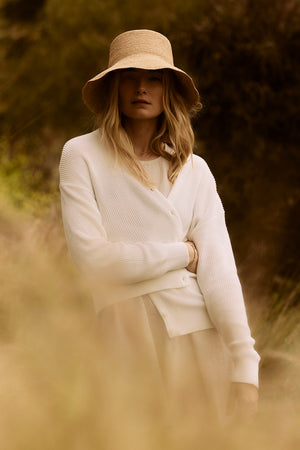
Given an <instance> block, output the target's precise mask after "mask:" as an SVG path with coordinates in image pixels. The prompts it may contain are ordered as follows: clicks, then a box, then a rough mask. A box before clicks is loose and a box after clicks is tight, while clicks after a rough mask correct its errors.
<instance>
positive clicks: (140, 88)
mask: <svg viewBox="0 0 300 450" xmlns="http://www.w3.org/2000/svg"><path fill="white" fill-rule="evenodd" d="M136 92H137V94H145V93H146V82H145V78H144V77H140V78H138V79H137V82H136Z"/></svg>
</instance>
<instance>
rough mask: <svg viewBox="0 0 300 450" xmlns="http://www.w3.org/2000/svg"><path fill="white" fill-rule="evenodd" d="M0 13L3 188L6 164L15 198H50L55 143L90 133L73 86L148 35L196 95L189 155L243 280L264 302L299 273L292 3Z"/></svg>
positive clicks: (63, 7)
mask: <svg viewBox="0 0 300 450" xmlns="http://www.w3.org/2000/svg"><path fill="white" fill-rule="evenodd" d="M0 9H1V12H2V16H1V19H0V25H1V34H0V57H1V59H2V60H3V61H4V64H3V65H2V71H1V73H0V83H1V91H0V133H1V136H2V142H1V148H0V154H1V161H5V163H4V166H5V167H6V169H5V168H4V169H3V170H5V171H6V174H5V177H6V178H5V179H6V180H8V177H7V174H8V173H11V170H10V169H9V170H8V171H7V167H8V166H11V167H14V175H13V177H16V178H17V179H18V180H19V181H18V183H21V185H20V188H19V191H21V192H22V193H23V194H24V193H25V192H28V191H27V188H28V187H29V188H30V192H31V193H33V191H35V192H36V191H39V192H40V191H46V192H53V191H54V192H56V190H57V187H56V184H57V166H58V160H59V155H60V152H61V148H62V145H63V142H64V141H66V140H67V139H68V138H69V137H72V136H74V135H78V134H82V133H85V132H88V131H90V130H91V128H92V127H93V124H94V118H93V117H92V115H91V114H90V113H89V111H88V110H87V109H86V108H85V106H84V105H83V103H82V101H81V98H80V97H81V96H80V92H81V88H82V86H83V84H84V83H85V82H86V80H87V79H89V78H90V77H91V76H93V75H94V74H95V73H96V72H97V71H98V70H100V69H101V68H103V67H104V66H105V65H106V63H107V54H108V46H109V42H110V41H111V39H112V38H113V37H114V36H115V35H117V34H118V33H120V32H122V31H125V30H128V29H132V28H151V29H155V30H157V31H161V32H163V33H165V34H166V35H167V36H168V37H169V38H170V40H171V41H172V44H173V48H174V54H175V62H176V63H177V65H178V66H180V67H182V68H184V69H185V70H187V71H188V72H189V73H191V75H192V76H193V78H194V79H195V82H196V84H197V86H198V88H199V90H200V93H201V96H202V101H203V104H204V109H203V112H202V113H201V114H200V115H199V116H198V117H197V118H196V119H195V120H194V127H195V131H196V135H197V151H198V152H199V153H201V155H202V156H203V157H204V158H205V159H206V160H207V161H208V163H209V165H210V166H211V168H212V171H213V173H214V175H215V177H216V180H217V184H218V187H219V192H220V195H221V197H222V200H223V202H224V206H225V209H226V211H227V221H228V225H229V228H230V232H231V236H232V241H233V245H234V248H235V250H236V255H237V259H238V265H239V267H240V270H241V277H242V279H243V281H244V280H245V281H246V282H248V284H249V285H250V286H251V285H252V286H259V287H266V289H267V293H268V292H269V291H270V289H271V291H272V292H273V290H274V289H275V291H276V290H277V289H278V286H277V285H276V283H274V282H273V278H274V275H276V276H280V277H283V278H285V277H291V276H292V277H297V276H298V275H299V260H300V258H299V253H298V249H299V248H300V244H299V213H297V204H298V202H299V199H300V190H299V185H298V172H297V167H298V165H299V151H298V141H299V133H300V132H299V127H298V124H297V108H298V104H299V92H300V90H299V77H300V67H299V64H300V62H299V58H297V55H298V53H299V45H300V27H299V23H300V20H299V19H300V13H299V2H298V1H297V0H285V1H283V0H198V1H196V0H186V1H185V2H182V0H165V1H161V0H151V1H150V0H145V1H143V2H137V1H136V0H124V1H120V0H105V1H99V0H90V1H89V2H86V1H84V0H76V1H73V0H63V1H61V0H34V1H31V2H24V1H22V0H1V2H0ZM17 171H19V174H18V176H17V175H16V172H17ZM14 179H15V178H11V183H14V181H13V180H14ZM7 182H8V181H7ZM8 183H9V182H8ZM274 242H275V243H276V244H274ZM269 279H270V281H268V282H267V283H266V280H269ZM279 289H280V287H279Z"/></svg>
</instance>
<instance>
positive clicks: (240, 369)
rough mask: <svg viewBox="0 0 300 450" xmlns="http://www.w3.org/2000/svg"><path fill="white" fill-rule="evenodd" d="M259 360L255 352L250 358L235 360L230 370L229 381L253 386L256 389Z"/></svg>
mask: <svg viewBox="0 0 300 450" xmlns="http://www.w3.org/2000/svg"><path fill="white" fill-rule="evenodd" d="M259 360H260V358H259V356H258V354H257V353H256V352H255V354H253V355H251V357H250V356H249V357H243V358H239V359H238V360H235V361H234V363H233V368H232V376H231V381H233V382H236V383H248V384H253V385H254V386H256V387H257V388H258V385H259V380H258V367H259Z"/></svg>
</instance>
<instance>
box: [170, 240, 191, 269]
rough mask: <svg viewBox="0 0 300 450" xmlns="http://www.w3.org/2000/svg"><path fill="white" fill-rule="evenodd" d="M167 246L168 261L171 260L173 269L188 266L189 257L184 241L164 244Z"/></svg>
mask: <svg viewBox="0 0 300 450" xmlns="http://www.w3.org/2000/svg"><path fill="white" fill-rule="evenodd" d="M165 245H167V246H168V249H167V251H168V259H169V261H170V262H171V261H173V264H172V266H173V269H174V270H176V269H183V268H184V267H186V266H188V264H189V261H190V258H189V251H188V248H187V246H186V244H185V243H184V242H175V243H169V244H165Z"/></svg>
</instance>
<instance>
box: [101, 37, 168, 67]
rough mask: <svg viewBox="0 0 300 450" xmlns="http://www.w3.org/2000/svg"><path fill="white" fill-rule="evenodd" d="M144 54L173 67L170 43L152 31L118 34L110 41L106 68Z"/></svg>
mask: <svg viewBox="0 0 300 450" xmlns="http://www.w3.org/2000/svg"><path fill="white" fill-rule="evenodd" d="M145 53H146V54H153V55H155V56H158V57H159V58H161V59H163V60H164V61H166V62H167V63H168V64H170V65H174V61H173V53H172V47H171V43H170V41H169V40H168V39H167V38H166V37H165V36H164V35H162V34H160V33H158V32H156V31H152V30H132V31H126V32H125V33H122V34H119V35H118V36H117V37H116V38H115V39H114V40H113V41H112V43H111V45H110V51H109V63H108V67H112V66H113V65H114V64H117V63H118V62H119V61H120V60H122V59H125V58H128V57H131V56H134V55H138V54H145Z"/></svg>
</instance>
